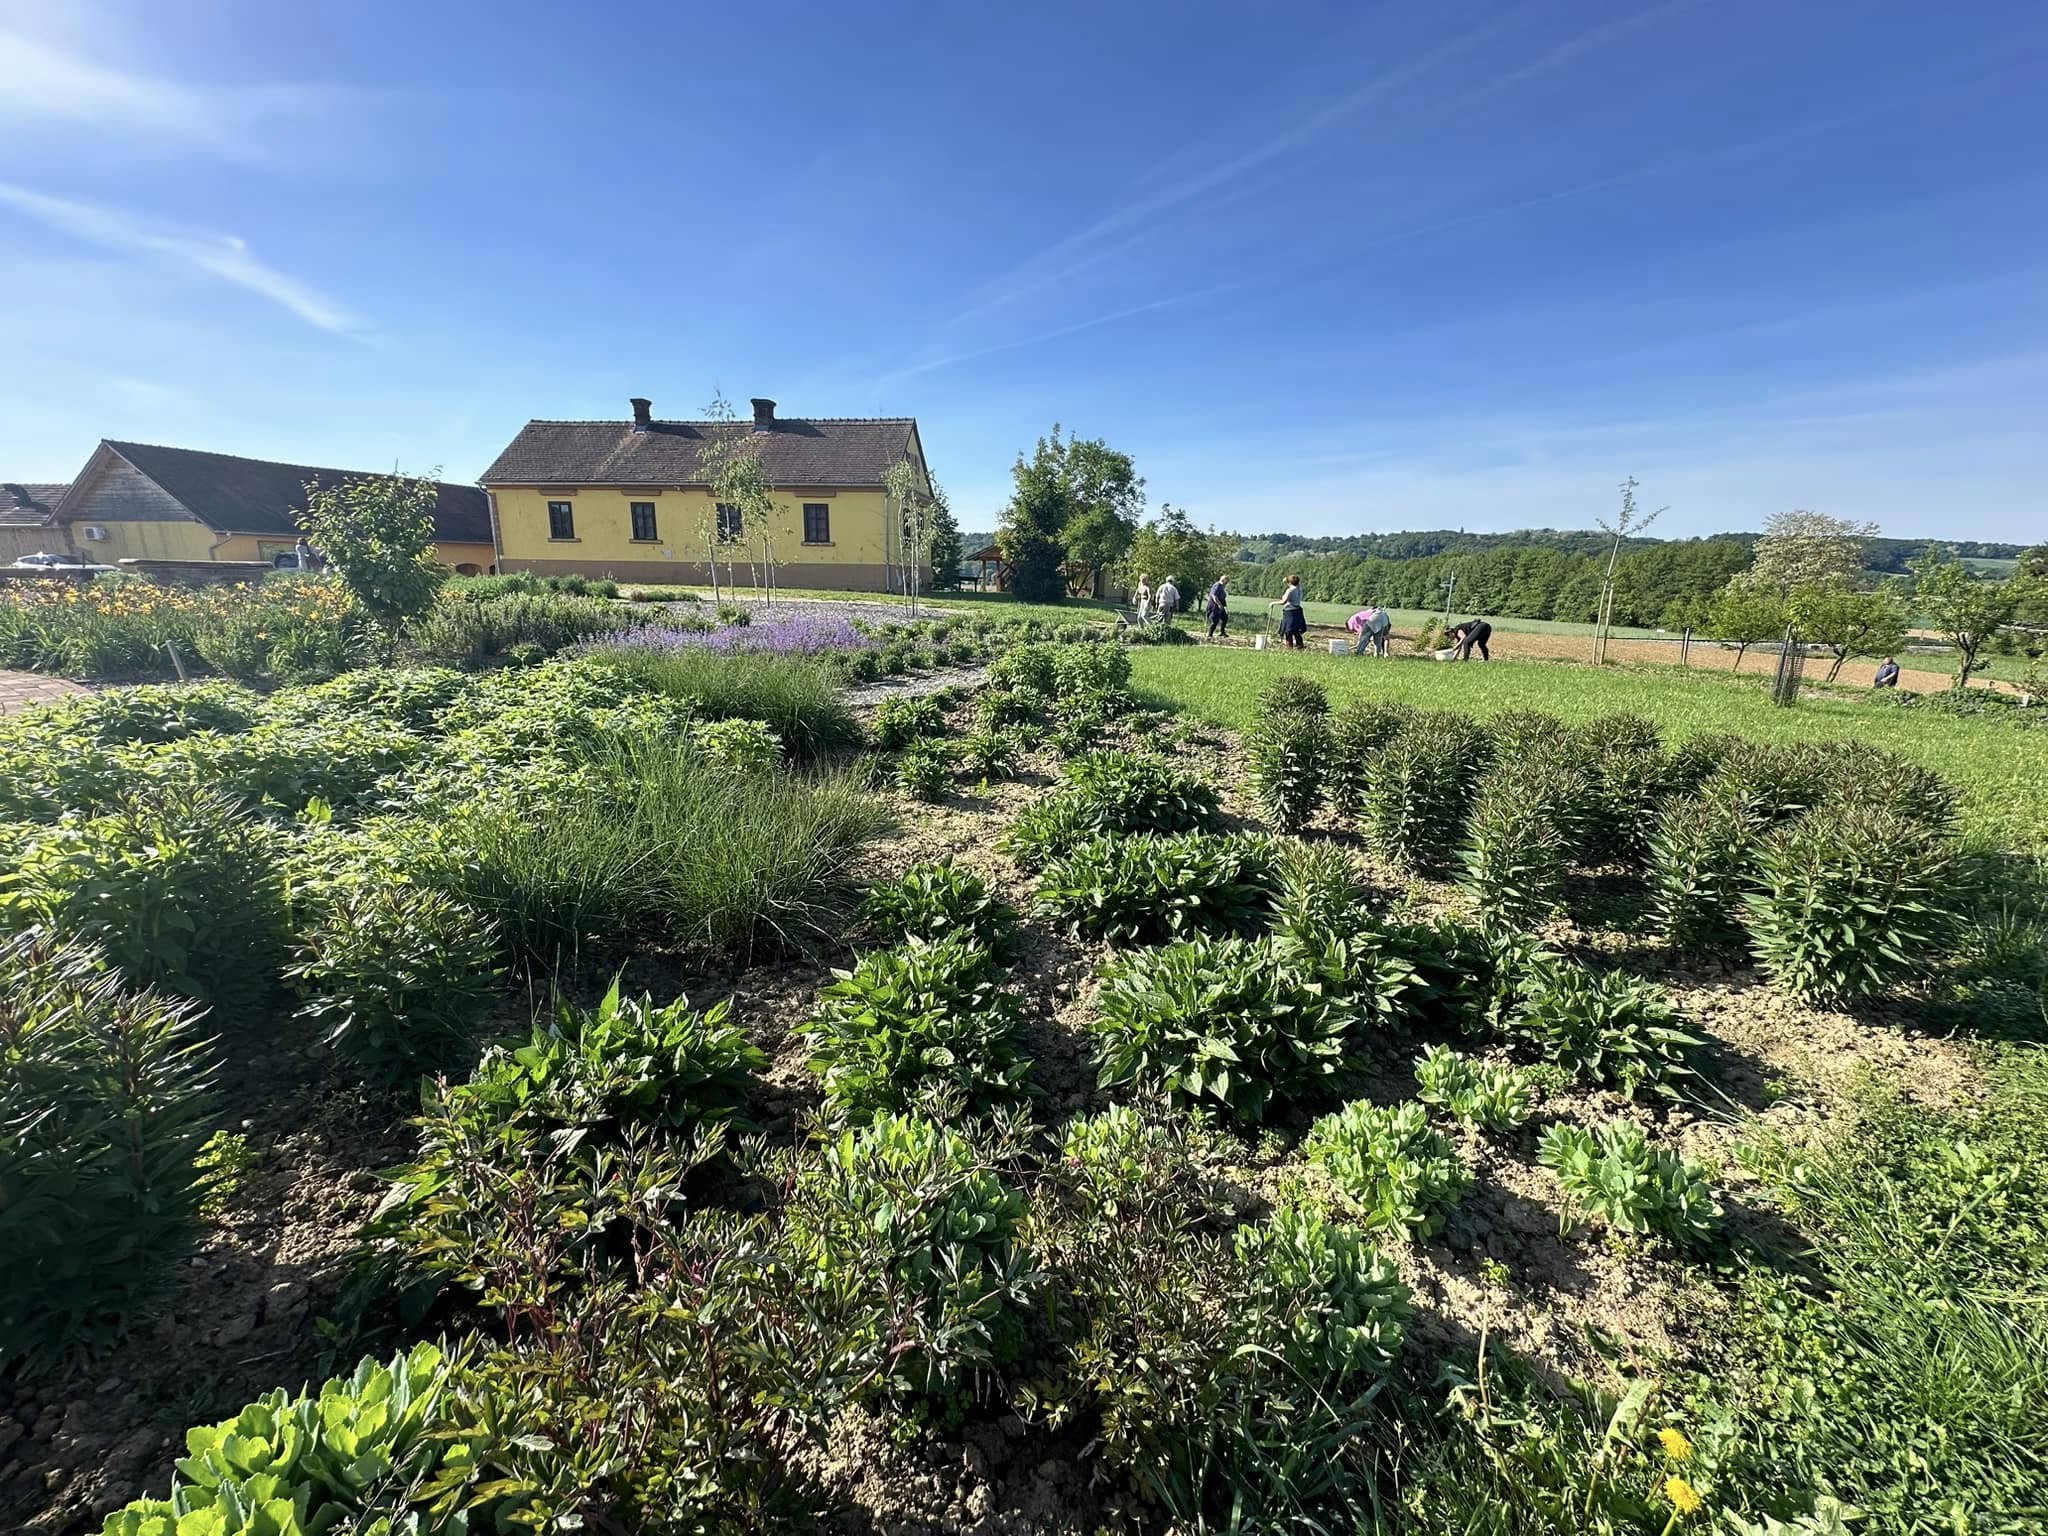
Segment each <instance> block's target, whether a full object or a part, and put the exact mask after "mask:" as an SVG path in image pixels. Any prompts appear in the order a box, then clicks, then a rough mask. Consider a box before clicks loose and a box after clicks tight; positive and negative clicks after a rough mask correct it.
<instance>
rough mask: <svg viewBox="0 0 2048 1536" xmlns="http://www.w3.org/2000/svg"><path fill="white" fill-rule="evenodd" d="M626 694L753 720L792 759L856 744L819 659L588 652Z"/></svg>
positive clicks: (681, 651)
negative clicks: (778, 741) (646, 695)
mask: <svg viewBox="0 0 2048 1536" xmlns="http://www.w3.org/2000/svg"><path fill="white" fill-rule="evenodd" d="M589 661H590V662H591V663H592V664H593V665H595V666H596V667H598V668H600V669H602V670H607V671H610V672H612V673H613V674H614V675H616V676H617V677H618V678H619V679H620V680H621V681H622V682H624V683H625V684H626V685H627V686H628V687H629V689H630V690H631V691H636V692H646V693H654V694H660V695H662V696H664V697H667V698H671V699H679V700H682V701H684V702H685V703H687V704H688V705H689V706H690V709H691V710H692V712H694V713H695V714H697V715H698V716H700V717H701V718H703V719H706V720H759V721H760V722H762V723H763V724H764V725H766V726H767V727H768V728H769V729H770V730H772V731H773V732H775V734H776V735H777V736H779V737H781V738H782V745H783V748H784V750H785V751H787V752H788V753H789V754H790V755H791V756H792V757H796V758H800V759H805V760H809V759H813V758H817V757H821V756H823V755H824V754H826V753H829V752H834V751H837V750H838V749H840V748H842V747H850V746H853V745H855V744H856V743H858V742H859V740H860V724H859V722H858V721H856V720H855V719H854V718H853V714H852V712H851V711H850V710H848V709H847V707H846V701H845V700H844V699H843V698H841V697H840V690H839V684H838V681H837V679H836V678H834V677H833V675H832V672H831V669H830V668H829V667H827V666H826V665H825V664H824V663H823V662H821V661H818V660H815V659H813V658H811V657H807V656H784V655H777V654H773V653H769V652H762V651H741V652H737V653H735V654H732V655H726V654H724V653H722V652H718V651H712V650H706V649H703V648H702V647H691V646H678V647H675V648H674V649H670V650H663V651H656V650H647V649H639V648H635V647H631V646H622V647H620V648H619V649H617V650H599V651H594V652H592V653H591V655H590V657H589Z"/></svg>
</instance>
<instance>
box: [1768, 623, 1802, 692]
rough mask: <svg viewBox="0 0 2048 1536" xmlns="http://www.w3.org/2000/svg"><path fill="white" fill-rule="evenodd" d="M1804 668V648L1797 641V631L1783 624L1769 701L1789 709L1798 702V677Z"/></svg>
mask: <svg viewBox="0 0 2048 1536" xmlns="http://www.w3.org/2000/svg"><path fill="white" fill-rule="evenodd" d="M1805 670H1806V649H1805V647H1804V646H1802V645H1801V644H1800V643H1799V631H1798V630H1797V629H1796V628H1794V627H1793V626H1792V625H1790V624H1788V625H1786V626H1785V639H1784V643H1783V644H1782V645H1780V646H1779V647H1778V672H1777V676H1775V677H1773V678H1772V679H1771V702H1772V703H1773V704H1776V705H1778V706H1779V707H1781V708H1784V709H1790V708H1791V707H1792V706H1793V705H1794V704H1797V703H1798V702H1799V679H1800V676H1801V674H1803V673H1804V672H1805Z"/></svg>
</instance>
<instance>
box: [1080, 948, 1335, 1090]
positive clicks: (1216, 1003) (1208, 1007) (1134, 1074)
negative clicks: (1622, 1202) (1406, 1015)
mask: <svg viewBox="0 0 2048 1536" xmlns="http://www.w3.org/2000/svg"><path fill="white" fill-rule="evenodd" d="M1356 1022H1357V1019H1356V1015H1355V1013H1354V1011H1353V1009H1352V1008H1351V1006H1350V1004H1349V1003H1348V1002H1346V1001H1345V1000H1343V999H1341V998H1337V997H1333V996H1331V995H1330V993H1329V991H1328V990H1327V989H1326V988H1324V987H1323V986H1322V985H1321V984H1320V982H1319V980H1318V979H1317V978H1316V976H1315V975H1314V973H1313V972H1312V971H1311V970H1310V969H1309V968H1308V967H1306V966H1305V965H1303V964H1302V963H1301V962H1300V961H1299V959H1298V958H1297V957H1295V956H1293V955H1291V954H1290V953H1289V952H1288V951H1287V950H1286V949H1284V948H1283V947H1281V946H1278V945H1276V944H1275V943H1274V941H1273V940H1270V939H1239V938H1220V939H1219V938H1213V937H1207V936H1203V937H1198V938H1193V939H1188V940H1184V941H1182V942H1180V943H1175V944H1167V945H1163V946H1161V947H1159V948H1156V949H1141V950H1136V951H1134V952H1132V953H1131V954H1129V955H1126V956H1124V957H1123V958H1122V959H1120V960H1117V961H1115V962H1113V963H1112V964H1111V965H1109V966H1108V967H1107V968H1106V969H1105V970H1104V971H1103V984H1102V991H1101V994H1100V996H1099V997H1098V998H1097V1001H1096V1018H1095V1022H1094V1025H1093V1028H1094V1031H1095V1037H1096V1038H1095V1054H1096V1060H1097V1062H1098V1064H1099V1066H1100V1078H1101V1082H1102V1086H1103V1087H1105V1088H1113V1087H1121V1086H1124V1085H1127V1084H1129V1085H1136V1086H1139V1087H1142V1088H1147V1089H1150V1090H1153V1091H1159V1092H1166V1093H1171V1094H1174V1095H1177V1096H1179V1097H1181V1098H1184V1099H1189V1100H1192V1101H1194V1102H1195V1103H1196V1104H1198V1105H1204V1106H1207V1107H1210V1108H1215V1109H1218V1110H1221V1111H1222V1112H1224V1113H1226V1114H1228V1115H1230V1116H1231V1117H1232V1118H1234V1119H1237V1120H1240V1121H1257V1120H1261V1119H1263V1118H1264V1117H1265V1114H1266V1111H1267V1110H1268V1108H1270V1107H1272V1106H1273V1105H1276V1104H1289V1103H1293V1102H1297V1101H1300V1100H1304V1099H1310V1098H1314V1097H1317V1096H1319V1095H1321V1094H1322V1093H1324V1092H1326V1091H1327V1085H1328V1081H1329V1079H1330V1078H1331V1077H1332V1076H1333V1075H1334V1074H1335V1073H1336V1071H1337V1070H1338V1067H1339V1066H1340V1064H1341V1061H1342V1057H1343V1053H1344V1042H1345V1038H1346V1036H1347V1035H1348V1034H1349V1033H1350V1032H1351V1030H1352V1028H1353V1026H1354V1025H1355V1024H1356Z"/></svg>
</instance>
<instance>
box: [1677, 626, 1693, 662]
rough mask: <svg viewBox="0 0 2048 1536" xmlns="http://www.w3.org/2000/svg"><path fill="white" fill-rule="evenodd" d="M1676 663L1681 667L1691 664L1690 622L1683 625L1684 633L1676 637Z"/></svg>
mask: <svg viewBox="0 0 2048 1536" xmlns="http://www.w3.org/2000/svg"><path fill="white" fill-rule="evenodd" d="M1678 664H1679V665H1680V666H1681V667H1689V666H1691V665H1692V626H1691V625H1690V624H1688V625H1686V626H1685V633H1684V634H1682V635H1680V636H1679V637H1678Z"/></svg>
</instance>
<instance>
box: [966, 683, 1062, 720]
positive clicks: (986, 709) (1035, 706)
mask: <svg viewBox="0 0 2048 1536" xmlns="http://www.w3.org/2000/svg"><path fill="white" fill-rule="evenodd" d="M1051 709H1052V699H1051V698H1050V697H1049V696H1047V695H1046V694H1043V693H1040V692H1039V691H1038V690H1037V689H1035V688H988V689H986V690H984V691H983V692H982V694H981V695H980V696H979V697H978V698H977V699H976V700H975V701H974V713H975V718H976V719H978V720H979V721H980V722H981V724H982V725H983V726H984V727H985V728H987V729H990V730H994V729H995V728H997V727H999V726H1005V725H1036V724H1037V723H1038V722H1039V721H1041V720H1043V719H1044V718H1045V717H1046V715H1047V713H1048V712H1050V711H1051Z"/></svg>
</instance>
